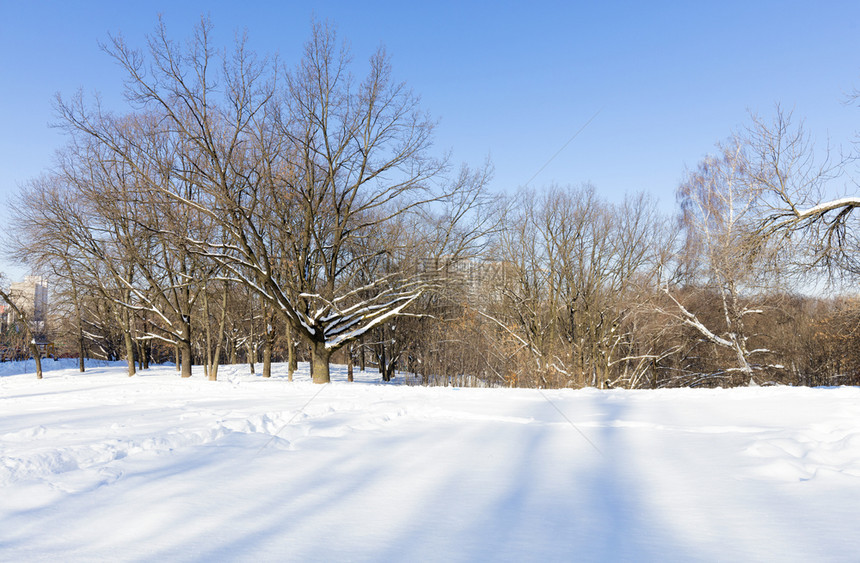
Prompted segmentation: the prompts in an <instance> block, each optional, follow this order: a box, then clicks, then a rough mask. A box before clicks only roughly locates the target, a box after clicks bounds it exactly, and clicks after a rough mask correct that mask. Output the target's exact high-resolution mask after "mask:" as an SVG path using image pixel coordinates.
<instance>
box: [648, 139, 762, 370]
mask: <svg viewBox="0 0 860 563" xmlns="http://www.w3.org/2000/svg"><path fill="white" fill-rule="evenodd" d="M719 149H720V152H719V154H718V155H717V156H709V157H707V158H705V159H704V160H703V161H702V162H701V163H700V164H699V166H698V167H697V169H696V170H694V171H692V172H690V173H688V175H687V178H686V180H685V181H684V182H683V183H682V184H681V186H680V187H679V188H678V200H679V203H680V205H681V210H680V225H681V228H682V229H683V233H684V241H683V242H684V247H683V249H682V251H681V254H680V267H681V277H680V281H682V282H683V284H684V287H685V288H686V291H680V290H679V289H680V288H679V287H678V286H677V285H674V286H673V285H672V284H670V283H668V282H667V283H665V284H664V285H663V291H664V293H665V295H666V296H667V297H668V298H669V300H670V301H671V302H672V304H673V306H672V307H669V308H667V309H661V311H662V312H664V313H666V314H669V315H670V316H672V317H674V318H676V319H677V320H678V321H679V322H681V323H682V324H683V325H685V326H687V327H689V328H691V329H693V330H694V331H695V332H696V333H697V335H698V336H699V337H700V338H703V339H704V341H706V342H707V343H708V344H709V345H713V346H716V347H718V348H722V349H725V350H727V351H730V352H731V353H732V354H733V355H734V360H735V362H736V367H734V368H728V369H727V370H725V371H726V372H727V373H729V374H731V373H736V372H737V373H741V374H743V378H744V381H746V382H748V381H750V380H751V379H752V378H753V373H754V372H755V371H757V370H759V369H762V368H763V367H765V366H764V365H763V364H762V363H761V362H757V361H756V359H755V358H756V357H758V356H762V355H765V354H767V353H768V352H769V350H768V349H767V348H752V347H750V334H749V332H748V330H747V327H746V323H747V320H748V317H749V316H751V315H761V314H763V313H764V311H763V310H762V308H761V307H759V306H756V305H754V304H753V302H751V299H753V300H754V299H755V298H756V297H759V299H760V297H761V295H762V294H763V293H766V292H767V291H769V290H771V289H773V288H774V287H775V285H774V284H776V283H777V280H778V270H774V269H773V267H775V266H776V265H775V264H774V262H773V260H772V259H771V258H772V254H771V253H770V249H769V248H768V246H767V242H768V241H767V239H765V238H761V237H757V236H754V232H755V229H754V226H755V214H756V210H757V204H758V201H759V197H760V193H761V189H760V186H759V183H758V180H757V178H756V177H755V175H753V174H750V169H749V165H748V155H747V154H746V153H745V149H746V145H745V143H744V141H743V140H742V139H740V138H737V137H736V138H733V139H731V140H730V141H729V142H728V143H726V144H724V145H721V146H719ZM697 291H703V292H705V293H708V294H711V295H714V296H715V298H716V299H717V300H718V303H719V309H720V311H721V315H720V316H719V317H718V318H717V319H713V320H712V321H711V323H710V326H708V325H709V323H708V322H705V321H703V317H702V315H701V314H698V313H697V312H696V311H694V310H692V309H691V308H690V307H689V306H687V305H685V304H684V303H683V301H684V300H685V299H684V297H682V296H686V297H687V298H689V297H690V296H691V295H695V293H696V292H697Z"/></svg>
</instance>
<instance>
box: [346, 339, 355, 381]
mask: <svg viewBox="0 0 860 563" xmlns="http://www.w3.org/2000/svg"><path fill="white" fill-rule="evenodd" d="M352 352H353V350H352V344H350V345H349V349H348V350H347V354H346V355H347V359H346V380H347V381H349V382H352V381H353V378H352V367H353V366H352V364H353V363H354V362H353V360H352Z"/></svg>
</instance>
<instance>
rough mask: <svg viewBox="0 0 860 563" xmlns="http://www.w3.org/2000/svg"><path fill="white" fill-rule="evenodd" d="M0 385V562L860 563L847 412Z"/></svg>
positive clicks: (418, 391) (257, 388)
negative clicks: (753, 562) (765, 562)
mask: <svg viewBox="0 0 860 563" xmlns="http://www.w3.org/2000/svg"><path fill="white" fill-rule="evenodd" d="M46 367H47V368H48V369H50V368H69V369H55V370H54V371H47V372H46V373H45V379H44V380H42V381H37V380H36V379H35V377H34V375H33V373H32V362H31V365H30V369H29V372H30V373H28V374H24V373H21V372H22V371H23V368H22V365H21V364H14V365H13V364H0V409H2V410H0V413H2V416H0V456H2V458H0V560H3V561H36V560H39V561H44V560H48V561H51V560H62V561H98V560H103V561H143V560H148V561H154V560H170V561H225V560H228V561H230V560H239V561H446V562H447V561H491V560H492V561H573V560H576V561H617V560H627V561H667V560H670V561H671V560H675V561H678V560H684V561H690V560H703V561H717V560H720V561H739V560H747V561H749V560H759V561H763V560H768V561H773V560H780V561H812V560H815V561H828V560H832V561H856V559H857V556H858V555H857V554H858V553H860V536H858V534H857V533H856V523H857V516H858V514H860V389H856V388H830V389H809V388H787V387H777V388H745V389H726V390H723V389H717V390H693V389H672V390H660V391H622V390H617V391H599V390H593V389H587V390H579V391H571V390H556V391H543V392H541V391H536V390H523V389H456V388H421V387H408V386H404V385H390V384H380V383H378V377H377V374H375V373H374V374H361V373H358V374H357V377H358V379H359V381H357V382H355V383H346V382H345V381H344V379H345V373H344V371H343V370H342V368H340V367H339V366H332V377H333V379H335V381H334V382H333V383H331V384H328V385H325V386H319V385H313V384H311V383H310V382H309V377H308V373H307V366H306V365H303V366H302V371H300V373H299V374H298V377H297V381H296V382H294V383H290V382H287V381H286V377H285V368H284V366H280V365H278V366H275V369H274V373H275V377H273V378H272V379H269V380H266V379H263V378H261V377H259V376H251V375H249V374H248V368H247V366H223V367H222V368H221V370H222V371H221V372H220V373H219V376H220V377H221V379H222V380H221V381H218V382H209V381H205V380H204V379H203V377H202V373H197V372H195V377H193V378H191V379H188V380H182V379H180V378H179V377H178V375H176V372H175V370H174V369H173V368H171V367H157V368H153V369H151V370H149V371H147V372H144V373H143V374H142V375H138V376H136V377H133V378H129V377H127V376H126V375H125V373H124V369H125V368H124V367H122V366H118V365H113V366H103V367H92V368H90V370H89V371H88V372H87V373H86V374H79V373H77V372H76V371H75V370H74V369H70V368H71V366H70V365H69V364H65V363H63V364H60V365H58V364H55V363H54V362H50V361H49V362H46Z"/></svg>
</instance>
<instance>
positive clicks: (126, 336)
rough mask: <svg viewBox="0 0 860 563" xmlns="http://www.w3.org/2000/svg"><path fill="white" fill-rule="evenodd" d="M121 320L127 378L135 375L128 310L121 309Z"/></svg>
mask: <svg viewBox="0 0 860 563" xmlns="http://www.w3.org/2000/svg"><path fill="white" fill-rule="evenodd" d="M122 317H123V318H122V320H123V325H125V326H124V327H123V329H124V330H123V340H124V341H125V357H126V360H127V362H128V376H129V377H131V376H133V375H134V374H135V369H134V340H133V339H132V338H131V315H129V312H128V309H127V308H125V307H123V312H122Z"/></svg>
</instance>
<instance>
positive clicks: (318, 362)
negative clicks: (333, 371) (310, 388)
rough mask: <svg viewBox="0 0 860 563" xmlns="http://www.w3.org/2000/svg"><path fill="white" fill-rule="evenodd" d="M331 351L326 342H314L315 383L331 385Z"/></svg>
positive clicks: (313, 371) (313, 374) (312, 362)
mask: <svg viewBox="0 0 860 563" xmlns="http://www.w3.org/2000/svg"><path fill="white" fill-rule="evenodd" d="M330 359H331V351H330V350H327V349H326V347H325V342H314V343H313V348H312V354H311V364H312V365H311V373H312V376H313V382H314V383H329V382H331V376H330V375H329V365H328V364H329V360H330Z"/></svg>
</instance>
